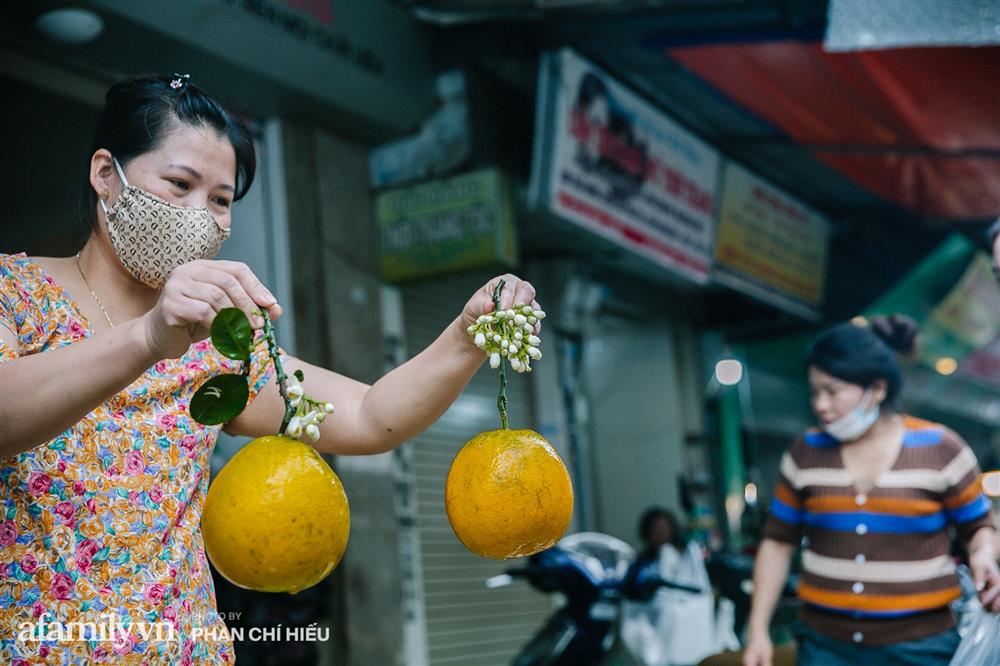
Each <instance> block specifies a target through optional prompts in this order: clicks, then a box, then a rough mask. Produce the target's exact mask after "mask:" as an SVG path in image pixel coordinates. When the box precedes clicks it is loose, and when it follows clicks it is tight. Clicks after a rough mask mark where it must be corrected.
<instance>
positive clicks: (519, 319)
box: [514, 314, 528, 326]
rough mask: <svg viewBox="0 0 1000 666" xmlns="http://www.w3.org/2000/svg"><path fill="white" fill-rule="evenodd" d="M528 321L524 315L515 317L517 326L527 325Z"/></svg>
mask: <svg viewBox="0 0 1000 666" xmlns="http://www.w3.org/2000/svg"><path fill="white" fill-rule="evenodd" d="M527 321H528V318H527V317H525V316H524V315H523V314H519V315H515V317H514V323H515V324H517V325H518V326H524V325H525V323H527Z"/></svg>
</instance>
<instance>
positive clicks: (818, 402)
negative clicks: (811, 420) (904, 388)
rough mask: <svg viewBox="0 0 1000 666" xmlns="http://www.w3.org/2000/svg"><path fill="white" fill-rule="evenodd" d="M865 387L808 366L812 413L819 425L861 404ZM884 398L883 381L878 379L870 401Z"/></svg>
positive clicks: (833, 419)
mask: <svg viewBox="0 0 1000 666" xmlns="http://www.w3.org/2000/svg"><path fill="white" fill-rule="evenodd" d="M864 394H865V389H864V387H863V386H860V385H858V384H852V383H850V382H845V381H844V380H843V379H838V378H836V377H834V376H833V375H830V374H827V373H825V372H823V371H822V370H820V369H819V368H817V367H816V366H809V396H810V403H811V404H812V410H813V413H814V414H816V419H817V420H818V421H819V423H820V425H823V426H827V425H829V424H830V423H832V422H833V421H836V420H837V419H839V418H840V417H842V416H844V415H846V414H848V413H849V412H850V411H851V410H853V409H854V408H855V407H857V406H858V405H859V404H861V398H862V397H864ZM884 399H885V382H884V381H883V380H878V381H877V382H876V383H875V385H874V386H873V390H872V397H871V403H870V404H872V405H875V404H879V403H881V402H882V401H883V400H884Z"/></svg>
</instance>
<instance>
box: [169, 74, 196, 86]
mask: <svg viewBox="0 0 1000 666" xmlns="http://www.w3.org/2000/svg"><path fill="white" fill-rule="evenodd" d="M174 76H176V77H177V78H176V79H174V80H173V81H171V82H170V87H171V88H173V89H174V90H177V89H178V88H180V87H181V86H183V85H184V84H185V83H186V82H187V80H188V79H190V78H191V75H190V74H178V73H177V72H174Z"/></svg>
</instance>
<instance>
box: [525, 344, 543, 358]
mask: <svg viewBox="0 0 1000 666" xmlns="http://www.w3.org/2000/svg"><path fill="white" fill-rule="evenodd" d="M528 356H530V357H531V358H533V359H535V360H536V361H537V360H539V359H541V358H542V352H541V351H540V350H539V349H538V347H528Z"/></svg>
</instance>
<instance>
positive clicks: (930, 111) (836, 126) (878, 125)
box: [668, 42, 1000, 219]
mask: <svg viewBox="0 0 1000 666" xmlns="http://www.w3.org/2000/svg"><path fill="white" fill-rule="evenodd" d="M668 54H669V55H670V57H672V58H674V59H675V60H677V61H679V62H680V63H682V64H683V65H685V66H686V67H687V68H689V69H690V70H692V71H693V72H695V73H696V74H698V75H699V76H701V77H702V78H704V79H705V80H706V81H708V82H709V83H710V84H711V85H712V86H714V87H716V88H718V89H719V90H721V91H722V92H724V93H725V94H727V95H728V96H730V97H731V98H732V99H734V100H735V101H736V102H737V103H739V104H740V105H742V106H744V107H746V108H748V109H750V110H751V111H753V112H754V113H756V114H757V115H758V116H760V117H761V118H763V119H765V120H767V121H768V122H770V123H772V124H773V125H775V126H777V127H778V128H780V129H781V130H782V131H784V132H785V133H786V134H788V135H789V136H790V137H791V138H793V139H794V140H795V141H797V142H798V143H800V144H802V145H804V146H806V147H808V148H810V149H811V150H813V151H814V154H815V155H816V157H817V158H818V159H820V160H822V161H823V162H825V163H826V164H828V165H830V166H831V167H833V168H834V169H836V170H837V171H839V172H841V173H842V174H844V175H845V176H847V177H849V178H851V179H852V180H854V181H855V182H857V183H858V184H860V185H862V186H863V187H865V188H867V189H868V190H870V191H872V192H874V193H875V194H878V195H880V196H882V197H884V198H886V199H888V200H890V201H893V202H896V203H898V204H901V205H903V206H905V207H907V208H910V209H912V210H913V211H915V212H917V213H919V214H923V215H928V216H933V217H946V218H956V219H982V218H989V217H992V216H996V215H998V214H1000V86H998V85H997V83H996V81H997V78H998V76H1000V48H994V47H990V48H913V49H893V50H885V51H861V52H854V53H826V52H824V51H823V50H822V48H821V46H820V45H819V44H809V43H802V42H774V43H761V44H735V45H734V44H727V45H710V46H695V47H686V48H675V49H669V50H668Z"/></svg>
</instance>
